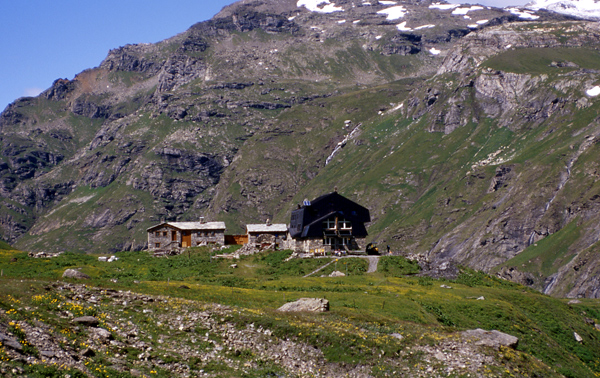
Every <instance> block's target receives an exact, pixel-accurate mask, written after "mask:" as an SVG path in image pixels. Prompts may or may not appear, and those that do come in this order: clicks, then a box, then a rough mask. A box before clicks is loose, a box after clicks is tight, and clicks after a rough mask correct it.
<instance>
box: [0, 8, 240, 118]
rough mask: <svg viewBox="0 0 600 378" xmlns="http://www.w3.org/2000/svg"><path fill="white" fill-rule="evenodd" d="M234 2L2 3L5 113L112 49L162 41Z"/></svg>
mask: <svg viewBox="0 0 600 378" xmlns="http://www.w3.org/2000/svg"><path fill="white" fill-rule="evenodd" d="M234 2H235V1H234V0H170V1H164V0H120V1H119V0H100V1H87V0H83V1H82V0H76V1H75V0H55V1H51V0H2V1H1V2H0V51H2V58H1V59H0V111H2V110H4V108H5V107H6V105H8V104H9V103H11V102H13V101H14V100H16V99H17V98H19V97H22V96H35V95H37V94H38V93H39V92H40V91H41V90H45V89H47V88H49V87H50V86H51V85H52V82H53V81H54V80H56V79H58V78H66V79H73V77H75V75H76V74H77V73H79V72H81V71H83V70H85V69H86V68H92V67H96V66H98V65H99V64H100V62H101V61H102V60H103V59H104V58H105V57H106V55H107V53H108V51H109V50H110V49H114V48H117V47H119V46H123V45H126V44H128V43H145V42H150V43H151V42H158V41H162V40H163V39H166V38H169V37H172V36H174V35H175V34H178V33H181V32H183V31H185V30H187V29H188V28H189V27H190V26H192V25H193V24H194V23H196V22H199V21H204V20H207V19H210V18H211V17H212V16H214V15H215V14H216V13H218V12H219V11H220V10H221V9H222V8H223V7H224V6H226V5H228V4H232V3H234Z"/></svg>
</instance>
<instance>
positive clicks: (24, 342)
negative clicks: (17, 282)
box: [0, 282, 555, 377]
mask: <svg viewBox="0 0 600 378" xmlns="http://www.w3.org/2000/svg"><path fill="white" fill-rule="evenodd" d="M45 289H46V293H45V294H43V295H35V296H32V297H31V304H29V303H26V300H24V299H16V298H14V297H11V296H9V297H8V298H2V301H3V302H5V303H6V304H8V307H10V309H9V310H2V311H1V312H0V341H1V345H0V375H2V376H3V377H21V376H27V375H28V374H31V372H35V371H37V372H40V371H46V372H50V373H52V372H55V373H56V374H57V375H52V374H50V375H46V376H64V377H67V376H69V377H71V376H95V377H111V376H123V377H130V376H133V377H147V376H173V377H197V376H206V377H225V376H227V377H231V376H239V377H255V376H278V377H342V376H344V377H383V376H399V375H402V376H411V377H415V376H418V377H438V376H439V377H446V376H450V375H452V376H454V375H466V376H477V377H485V376H490V377H491V376H502V375H507V376H508V375H509V374H510V375H511V376H527V375H528V374H527V372H525V371H522V372H519V370H518V368H516V367H515V366H514V365H512V366H510V364H509V362H508V361H509V360H511V359H512V360H513V361H514V360H515V356H517V358H516V359H517V360H518V359H519V358H521V357H519V356H520V352H518V351H516V350H514V349H513V348H514V347H516V345H517V343H518V339H517V338H516V337H513V336H510V335H506V334H503V333H500V332H497V331H495V332H486V331H483V330H472V331H466V332H462V333H452V334H436V333H432V334H423V335H411V334H408V332H407V333H406V334H399V333H394V334H391V335H388V334H384V333H381V332H376V331H373V330H365V329H357V330H356V332H359V333H360V334H362V335H363V336H362V337H363V338H364V339H365V340H366V339H368V338H376V339H380V340H385V343H386V344H387V345H388V346H389V345H390V344H393V345H394V348H395V350H396V351H397V352H396V353H393V355H392V354H390V353H385V351H384V350H383V349H382V350H376V349H374V348H371V349H365V350H364V353H365V355H370V357H369V358H366V359H365V361H367V362H364V363H359V364H351V363H343V362H340V363H332V362H328V360H327V359H326V357H325V355H324V353H323V350H322V349H323V348H322V347H325V345H323V346H322V345H320V344H319V343H318V342H313V343H310V344H309V343H305V342H303V341H301V340H300V337H298V336H300V334H301V333H299V334H298V335H295V334H291V333H290V332H289V331H290V330H291V329H293V328H292V327H288V329H287V333H286V332H285V331H282V327H281V325H278V323H277V322H276V321H275V320H271V323H270V324H272V326H273V328H274V329H269V328H270V327H268V324H269V322H268V321H267V322H265V319H273V316H274V317H275V318H274V319H276V320H281V319H284V320H285V321H286V323H288V324H290V325H296V326H298V325H302V324H307V323H306V322H307V321H309V320H310V317H311V316H313V315H311V314H308V313H305V312H300V313H291V314H290V313H283V312H281V313H280V312H274V313H271V314H267V313H264V312H262V311H259V310H248V309H240V308H235V307H227V306H223V305H218V304H207V303H200V302H196V301H191V300H183V299H178V298H172V297H165V296H151V295H145V294H136V293H133V292H131V291H117V290H113V289H102V288H96V287H88V286H86V285H82V284H70V283H64V282H55V283H52V284H49V285H47V286H46V287H45ZM188 289H190V290H193V289H191V288H188ZM3 307H4V306H3ZM274 314H275V315H274ZM322 326H324V327H331V328H332V329H334V330H335V329H336V328H337V329H343V328H344V327H346V326H345V325H344V324H343V320H341V321H338V322H336V323H332V322H331V321H330V319H323V323H322ZM387 350H389V348H388V349H387ZM535 363H536V369H543V370H544V371H545V368H544V367H543V366H542V365H543V364H542V363H541V362H539V361H537V362H535ZM381 366H386V369H385V370H384V369H383V368H381ZM540 366H542V367H540ZM390 367H393V369H390ZM43 369H46V370H43ZM53 369H54V370H53ZM546 372H547V373H548V375H547V376H555V373H553V372H551V371H550V370H549V369H548V371H546ZM513 374H514V375H513Z"/></svg>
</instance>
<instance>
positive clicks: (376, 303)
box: [0, 245, 600, 377]
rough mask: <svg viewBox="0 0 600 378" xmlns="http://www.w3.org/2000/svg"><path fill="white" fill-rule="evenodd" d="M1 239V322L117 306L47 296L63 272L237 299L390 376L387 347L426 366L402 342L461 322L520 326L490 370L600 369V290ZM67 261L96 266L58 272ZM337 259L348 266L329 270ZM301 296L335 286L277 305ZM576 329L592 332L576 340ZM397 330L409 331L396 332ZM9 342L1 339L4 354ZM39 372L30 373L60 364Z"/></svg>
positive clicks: (389, 262)
mask: <svg viewBox="0 0 600 378" xmlns="http://www.w3.org/2000/svg"><path fill="white" fill-rule="evenodd" d="M0 247H2V248H4V249H0V267H1V270H2V277H1V278H0V309H1V310H2V312H0V322H4V321H14V320H22V321H26V322H34V321H35V320H36V319H37V320H40V319H41V320H43V319H44V318H45V317H48V318H51V317H52V315H51V311H50V309H51V307H52V306H50V304H51V303H63V305H64V306H71V307H72V310H77V311H76V313H75V315H85V314H89V315H95V316H100V317H101V316H102V315H101V314H106V313H107V312H108V313H109V312H110V311H111V309H109V308H102V306H103V305H102V304H99V305H98V306H88V307H85V306H84V307H77V306H76V305H74V304H73V302H71V301H69V300H68V298H65V297H61V296H60V295H55V296H48V297H47V298H46V297H45V296H47V295H48V294H47V293H46V292H45V290H44V286H45V285H47V284H48V283H51V282H55V281H57V280H61V281H65V280H66V281H70V282H80V283H81V282H83V283H85V284H86V285H87V286H89V287H100V288H106V289H109V288H110V289H116V290H123V291H132V292H136V293H143V294H151V295H165V296H168V297H169V298H172V300H173V301H178V300H192V301H195V302H194V303H219V304H223V305H227V306H231V307H232V308H237V309H239V310H240V311H238V312H237V313H236V314H237V315H236V316H235V319H233V320H232V321H234V322H236V324H239V325H244V324H250V323H253V324H256V325H260V326H262V327H264V328H265V329H270V330H272V332H273V333H274V335H275V336H277V337H280V338H284V339H285V338H291V339H294V340H297V341H300V342H304V343H307V344H308V345H314V346H315V347H318V348H320V349H321V350H322V351H323V353H324V356H325V358H326V359H327V360H328V361H330V362H337V363H345V364H372V365H373V366H374V367H373V375H374V376H382V377H383V376H387V375H386V374H389V373H391V372H392V370H393V369H394V368H393V367H391V366H387V365H385V363H384V364H383V365H381V363H379V362H378V360H379V358H380V357H381V356H382V355H386V356H398V358H401V359H402V361H405V362H406V361H409V360H410V361H411V362H410V364H413V365H414V366H419V364H422V365H423V366H425V365H424V364H425V360H424V359H423V358H424V356H420V357H419V356H412V355H411V357H410V359H407V357H406V356H405V355H404V354H403V351H406V350H407V348H410V347H414V346H427V345H435V344H436V343H439V342H440V340H448V339H451V338H453V337H456V335H457V332H458V331H462V330H467V329H475V328H483V329H486V330H493V329H495V330H499V331H502V332H506V333H508V334H511V335H513V336H516V337H518V338H519V344H518V347H517V348H516V350H515V351H513V350H510V351H509V350H504V349H501V350H499V351H496V350H489V351H488V352H489V353H490V354H492V355H494V356H495V357H496V358H499V359H500V360H501V361H502V364H504V366H505V367H504V368H503V369H501V371H499V370H493V369H492V370H490V371H489V376H561V375H562V376H567V377H594V376H598V375H600V340H599V338H598V336H599V334H598V332H599V331H598V330H597V329H596V328H595V327H594V325H593V323H598V322H600V305H599V304H598V302H597V301H594V300H581V303H578V304H568V300H565V299H557V298H552V297H548V296H545V295H542V294H540V293H538V292H535V291H533V290H531V289H528V288H525V287H523V286H520V285H517V284H514V283H510V282H507V281H503V280H500V279H497V278H494V277H491V276H488V275H485V274H483V273H479V272H475V271H471V270H468V269H462V271H461V274H460V275H459V277H458V278H457V279H456V280H452V281H449V280H435V279H432V278H429V277H423V276H419V275H418V274H417V273H418V272H419V269H418V266H417V265H416V263H414V262H411V261H408V260H406V259H404V258H403V257H400V256H382V257H381V258H380V262H379V264H378V271H377V272H376V273H370V274H367V273H365V272H366V270H367V265H368V264H367V261H366V260H365V259H360V258H347V259H338V260H337V261H336V260H334V261H333V263H332V264H330V265H329V266H328V267H327V268H326V269H324V270H322V271H320V272H319V273H317V274H315V275H314V276H311V277H307V278H303V276H304V275H306V274H308V273H310V272H312V271H313V270H315V269H316V268H318V267H320V266H323V265H325V264H326V263H328V262H330V261H332V260H331V258H324V259H300V260H299V259H294V260H290V261H285V259H286V258H287V257H288V256H289V255H290V254H291V252H290V251H274V252H273V251H269V252H263V253H261V254H257V255H253V256H246V257H243V258H241V259H239V260H227V259H217V258H215V257H214V256H215V254H216V253H217V252H213V251H210V250H209V249H206V248H191V249H189V250H188V251H187V252H186V253H184V254H181V255H179V256H172V257H169V258H153V257H151V255H150V254H149V253H148V252H121V253H117V254H116V256H117V257H118V258H119V260H117V261H114V262H112V263H109V262H101V261H98V257H99V255H85V254H71V253H65V254H62V255H60V256H58V257H55V258H47V259H44V258H40V259H35V258H30V257H28V256H27V253H25V252H21V251H16V250H12V249H11V248H10V246H7V245H2V246H0ZM232 251H233V248H232V249H230V250H229V251H225V252H232ZM218 253H222V251H219V252H218ZM232 264H237V267H236V268H234V267H232ZM68 268H70V269H77V270H80V271H81V272H83V273H85V274H87V275H89V276H90V277H91V278H90V279H89V280H85V281H77V280H71V279H63V278H61V276H62V273H63V272H64V271H65V269H68ZM334 269H336V270H339V271H342V272H344V273H347V276H346V277H338V278H330V277H322V276H321V275H325V274H328V273H330V272H331V271H333V270H334ZM302 297H313V298H326V299H328V300H329V302H330V311H329V312H327V313H321V314H282V313H279V312H277V311H276V309H277V308H278V307H280V306H281V305H283V304H284V303H286V302H290V301H294V300H296V299H298V298H302ZM40 298H42V299H40ZM44 298H45V299H44ZM52 301H54V302H52ZM69 303H70V304H69ZM134 306H138V307H139V306H141V305H140V304H134ZM136 316H138V315H136ZM53 321H58V322H60V320H57V319H54V320H53ZM590 324H591V325H590ZM62 327H63V329H64V328H65V327H66V326H64V325H63V326H62ZM13 328H14V327H13ZM13 331H14V329H13ZM574 332H577V334H579V335H580V336H581V337H582V338H583V340H584V341H583V342H581V343H579V342H577V341H576V340H575V338H574V336H573V335H574ZM13 334H14V332H13ZM392 334H401V335H402V336H403V337H404V338H403V339H402V340H399V339H397V338H394V337H392V336H391V335H392ZM73 337H74V339H77V337H76V336H73ZM29 352H30V353H36V351H34V350H30V351H29ZM3 353H5V352H4V350H3V349H1V348H0V359H1V358H2V354H3ZM534 362H535V363H534ZM406 363H408V362H406ZM375 366H377V369H376V368H375ZM30 372H31V376H52V374H50V373H49V374H50V375H43V374H42V373H39V372H38V371H37V370H35V371H34V370H31V371H30ZM36 374H37V375H36ZM165 374H166V373H165ZM224 374H225V373H224ZM72 376H76V375H72ZM98 376H103V375H101V374H100V375H98ZM157 376H160V374H159V375H157ZM165 376H166V375H165ZM224 376H225V375H224ZM265 376H267V375H265Z"/></svg>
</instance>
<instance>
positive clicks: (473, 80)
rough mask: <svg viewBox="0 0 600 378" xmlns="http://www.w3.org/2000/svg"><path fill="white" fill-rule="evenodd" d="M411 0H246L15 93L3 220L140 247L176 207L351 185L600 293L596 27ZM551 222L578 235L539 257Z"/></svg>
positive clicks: (558, 282) (540, 281) (230, 206)
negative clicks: (322, 1) (318, 3)
mask: <svg viewBox="0 0 600 378" xmlns="http://www.w3.org/2000/svg"><path fill="white" fill-rule="evenodd" d="M393 3H394V4H392V2H377V3H375V2H374V4H371V3H369V5H366V3H365V2H362V1H361V2H353V1H344V2H342V1H338V2H329V4H330V5H335V6H334V7H331V8H319V9H320V10H327V11H328V12H323V11H311V10H309V8H308V7H311V6H312V5H311V4H312V3H310V2H309V3H306V4H308V7H307V6H304V5H302V6H299V4H304V3H301V2H296V1H292V0H286V1H251V0H244V1H241V2H238V3H234V4H232V5H230V6H227V7H225V8H224V9H223V10H222V11H221V12H219V13H218V14H217V15H216V16H215V17H214V18H213V19H212V20H209V21H206V22H201V23H198V24H195V25H193V26H192V27H190V29H188V30H187V31H186V32H184V33H181V34H179V35H177V36H174V37H172V38H169V39H167V40H165V41H162V42H159V43H157V44H142V45H127V46H123V47H120V48H117V49H114V50H111V51H110V52H109V54H108V56H107V58H106V59H105V60H104V61H103V62H101V63H100V65H99V66H98V67H96V68H92V69H89V70H86V71H83V72H82V73H80V74H78V75H77V76H76V77H75V78H74V79H73V80H66V79H59V80H57V81H55V82H54V84H53V86H52V87H51V88H49V89H48V90H46V91H44V92H43V93H42V94H41V95H40V96H38V97H36V98H22V99H19V100H17V101H15V102H14V103H12V104H11V105H9V106H8V107H7V108H6V109H5V111H4V112H2V114H1V115H0V128H1V129H2V140H1V141H0V142H1V143H2V149H1V151H2V164H0V178H1V185H0V194H1V199H2V201H1V203H0V231H1V233H2V235H3V238H5V239H6V240H8V241H10V242H12V243H16V245H17V246H19V247H20V248H23V249H27V250H47V251H52V250H64V249H66V250H73V251H80V252H98V251H106V250H107V249H110V250H112V251H118V250H139V249H142V248H144V247H145V244H146V235H145V229H146V228H148V227H150V226H151V225H153V224H156V223H158V222H159V221H161V220H193V219H196V218H198V217H199V216H205V218H206V219H214V220H223V221H226V222H227V225H228V229H229V230H230V231H231V232H240V231H241V229H242V226H243V224H244V223H245V222H249V223H253V222H254V223H255V222H258V221H263V220H265V219H267V218H268V219H274V220H276V221H278V222H287V219H289V218H288V217H289V212H290V211H291V209H292V208H293V207H294V206H295V203H298V202H299V201H301V200H302V199H303V198H313V197H316V196H318V195H320V194H322V193H323V192H328V191H331V190H332V187H333V186H335V185H337V186H338V187H339V190H340V192H341V193H342V194H344V195H346V196H348V197H350V198H353V199H356V200H357V201H358V202H359V203H361V204H365V205H367V206H368V207H369V208H370V209H371V211H372V214H373V222H372V224H371V226H370V229H369V233H370V234H371V240H372V241H377V242H380V243H386V244H390V245H391V246H392V247H393V248H394V250H396V251H398V252H399V253H402V254H418V255H420V256H422V257H423V258H425V259H427V260H428V261H429V263H431V264H443V263H445V262H447V261H449V260H450V261H453V262H457V263H461V264H466V265H468V266H471V267H473V268H477V269H482V270H485V271H487V272H493V273H498V274H500V275H502V276H503V277H505V278H512V279H515V280H517V281H519V282H524V283H528V284H529V285H530V286H533V287H535V288H536V289H538V290H541V291H544V292H546V293H549V294H553V295H561V296H571V297H576V296H586V297H597V296H598V295H600V290H599V287H600V285H599V284H598V283H597V282H596V281H595V280H594V278H593V277H594V275H595V272H596V271H597V270H598V266H600V264H598V263H599V261H596V259H595V258H594V257H593V256H594V253H593V251H595V249H596V248H597V241H598V236H597V232H596V231H595V227H594V225H595V224H597V222H598V219H597V217H596V216H595V215H594V214H595V209H596V202H597V201H596V200H595V198H597V197H595V196H596V192H597V189H596V185H597V184H595V183H596V173H594V172H596V171H597V168H596V165H597V164H596V163H594V159H593V156H595V154H596V153H597V151H596V149H597V147H596V145H597V144H596V143H597V142H596V141H597V137H598V130H599V129H598V125H597V117H595V115H594V114H595V111H596V109H597V107H598V105H596V102H595V97H594V96H591V95H589V94H587V93H588V91H590V90H591V89H592V88H594V86H595V85H598V83H600V81H599V79H598V70H599V69H600V64H599V62H600V56H598V54H597V49H598V43H597V41H598V40H600V39H599V38H598V36H599V34H600V33H599V30H598V24H597V23H593V22H586V21H579V20H575V19H574V18H573V17H570V16H561V15H558V14H555V13H550V12H544V11H539V12H533V11H526V12H525V13H522V12H521V13H518V12H517V13H515V12H514V11H510V10H504V9H499V8H490V7H478V6H471V5H469V6H464V5H462V6H461V5H457V6H454V5H452V6H450V5H447V4H440V3H431V2H411V1H406V2H393ZM313 5H314V4H313ZM334 8H335V9H334ZM392 8H395V9H393V10H390V9H392ZM338 9H341V10H338ZM329 10H336V11H334V12H329ZM519 12H520V11H519ZM532 16H535V17H536V18H535V19H532V18H533V17H532ZM432 20H435V22H433V21H432ZM484 20H485V21H486V22H483V21H484ZM430 25H433V26H430ZM408 29H410V30H408ZM346 121H350V122H349V123H346ZM358 125H361V126H360V128H358V129H356V128H357V126H358ZM353 130H356V131H355V132H354V133H352V135H351V136H350V134H351V132H352V131H353ZM343 141H345V142H343ZM340 143H342V145H343V147H340V148H338V150H337V151H338V152H336V153H335V154H333V151H334V150H335V149H336V148H337V147H338V145H339V144H340ZM328 161H329V162H328ZM327 162H328V164H326V163H327ZM517 194H518V195H517ZM519 196H522V197H523V198H522V199H519V198H518V197H519ZM576 196H580V197H579V198H577V197H576ZM561 232H562V233H561ZM544 239H547V240H550V241H551V240H554V239H558V241H559V242H560V243H562V244H560V245H561V247H560V248H559V249H560V251H559V252H552V251H551V252H549V253H546V254H541V255H540V254H538V253H536V252H535V251H534V249H535V248H534V246H535V244H536V243H542V241H543V240H544ZM544 248H545V251H547V250H548V249H551V248H550V247H548V246H545V247H544ZM519 256H521V258H524V257H525V256H530V257H531V258H530V259H526V260H524V261H519V264H520V265H518V266H517V265H516V260H514V259H517V260H518V258H519ZM550 257H556V258H557V259H556V261H557V262H556V264H555V263H554V262H552V261H547V259H549V258H550ZM511 261H515V264H512V263H511ZM511 264H512V265H511ZM575 267H576V268H577V270H575ZM574 272H577V274H574Z"/></svg>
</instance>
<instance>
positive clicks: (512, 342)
mask: <svg viewBox="0 0 600 378" xmlns="http://www.w3.org/2000/svg"><path fill="white" fill-rule="evenodd" d="M461 335H462V336H463V337H465V338H468V339H471V340H473V341H474V342H475V345H484V346H489V347H492V348H496V349H497V348H499V347H501V346H505V347H510V348H516V347H517V344H518V343H519V338H518V337H515V336H512V335H509V334H507V333H504V332H500V331H496V330H493V331H486V330H483V329H481V328H477V329H471V330H468V331H464V332H462V333H461Z"/></svg>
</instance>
